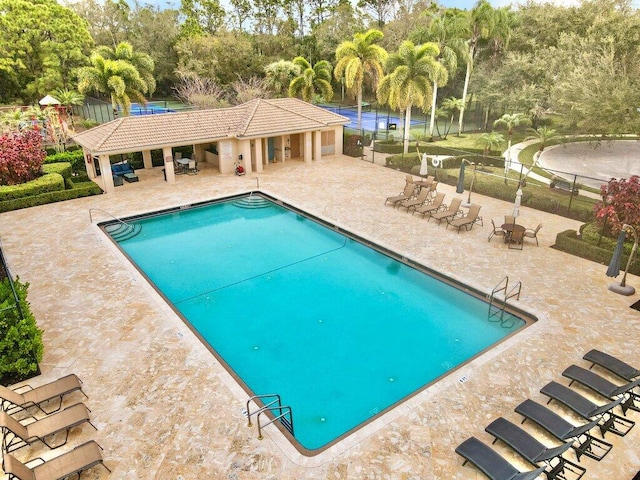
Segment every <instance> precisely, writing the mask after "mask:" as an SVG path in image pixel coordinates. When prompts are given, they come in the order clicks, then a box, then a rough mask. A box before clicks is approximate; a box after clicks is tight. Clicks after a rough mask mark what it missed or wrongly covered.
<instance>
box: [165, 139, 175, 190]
mask: <svg viewBox="0 0 640 480" xmlns="http://www.w3.org/2000/svg"><path fill="white" fill-rule="evenodd" d="M162 156H163V157H164V174H165V176H166V178H167V182H168V183H171V184H173V183H176V174H175V172H174V169H173V153H172V152H171V147H163V148H162Z"/></svg>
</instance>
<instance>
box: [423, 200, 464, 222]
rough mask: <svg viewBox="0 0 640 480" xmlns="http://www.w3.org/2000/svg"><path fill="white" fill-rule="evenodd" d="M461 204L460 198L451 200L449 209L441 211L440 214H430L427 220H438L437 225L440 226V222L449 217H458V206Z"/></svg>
mask: <svg viewBox="0 0 640 480" xmlns="http://www.w3.org/2000/svg"><path fill="white" fill-rule="evenodd" d="M461 203H462V200H461V199H460V198H454V199H453V200H451V203H450V204H449V208H448V209H447V210H443V211H441V212H436V213H432V214H431V215H430V216H429V220H431V219H432V218H434V219H436V220H438V225H440V222H442V220H446V219H447V218H449V217H455V216H456V215H458V214H459V213H460V204H461Z"/></svg>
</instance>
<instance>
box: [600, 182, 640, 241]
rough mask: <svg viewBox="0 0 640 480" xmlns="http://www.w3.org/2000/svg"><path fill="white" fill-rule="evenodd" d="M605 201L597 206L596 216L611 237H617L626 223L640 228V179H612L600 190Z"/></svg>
mask: <svg viewBox="0 0 640 480" xmlns="http://www.w3.org/2000/svg"><path fill="white" fill-rule="evenodd" d="M600 191H601V193H602V198H603V199H605V201H602V202H598V203H597V204H596V205H595V214H596V217H597V219H598V222H599V223H600V225H603V224H605V220H606V225H607V227H608V228H609V229H610V232H607V233H610V234H611V235H617V234H618V233H619V232H620V230H622V225H623V224H624V223H626V224H629V225H632V226H634V227H636V228H638V226H640V177H638V176H637V175H633V176H632V177H630V178H629V179H628V180H627V179H624V178H623V179H620V180H618V179H615V178H613V179H611V180H610V181H609V183H607V184H606V185H602V187H601V188H600Z"/></svg>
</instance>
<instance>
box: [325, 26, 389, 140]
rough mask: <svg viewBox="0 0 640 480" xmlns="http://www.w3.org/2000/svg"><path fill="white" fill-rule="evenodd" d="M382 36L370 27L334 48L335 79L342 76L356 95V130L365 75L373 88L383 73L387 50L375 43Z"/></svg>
mask: <svg viewBox="0 0 640 480" xmlns="http://www.w3.org/2000/svg"><path fill="white" fill-rule="evenodd" d="M382 36H383V35H382V32H381V31H380V30H376V29H370V30H367V31H366V32H365V33H356V34H355V35H354V36H353V40H348V41H345V42H342V43H341V44H340V45H338V48H337V49H336V61H337V64H336V68H335V70H334V74H335V77H336V80H341V79H342V78H343V77H344V83H345V85H346V86H347V89H348V90H349V91H350V92H351V93H352V94H355V96H356V100H357V102H358V124H357V129H358V130H360V129H361V127H362V86H363V84H364V79H365V76H369V77H370V79H371V83H372V87H373V88H374V89H375V88H376V85H377V83H378V79H379V78H382V76H383V74H384V72H383V70H382V64H383V63H384V62H385V60H386V59H387V51H386V50H385V49H384V48H382V47H381V46H380V45H375V43H376V42H379V41H380V40H381V39H382Z"/></svg>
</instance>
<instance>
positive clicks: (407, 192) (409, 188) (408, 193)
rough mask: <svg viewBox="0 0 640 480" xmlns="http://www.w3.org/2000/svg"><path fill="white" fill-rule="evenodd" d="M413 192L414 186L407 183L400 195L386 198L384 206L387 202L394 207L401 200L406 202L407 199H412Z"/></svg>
mask: <svg viewBox="0 0 640 480" xmlns="http://www.w3.org/2000/svg"><path fill="white" fill-rule="evenodd" d="M415 191H416V186H415V185H414V184H413V182H411V183H409V182H407V184H406V185H405V187H404V191H403V192H402V193H401V194H400V195H395V196H393V197H387V199H386V200H385V202H384V204H385V205H386V204H387V202H389V203H391V205H393V206H394V207H395V205H396V203H399V202H401V201H402V200H407V199H409V198H412V197H413V196H414V195H415Z"/></svg>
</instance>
